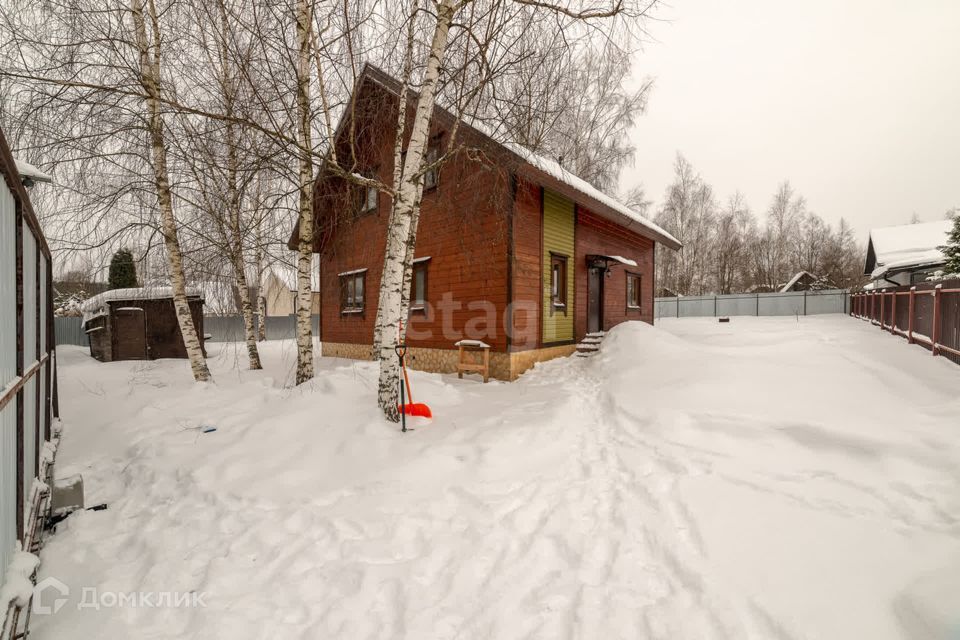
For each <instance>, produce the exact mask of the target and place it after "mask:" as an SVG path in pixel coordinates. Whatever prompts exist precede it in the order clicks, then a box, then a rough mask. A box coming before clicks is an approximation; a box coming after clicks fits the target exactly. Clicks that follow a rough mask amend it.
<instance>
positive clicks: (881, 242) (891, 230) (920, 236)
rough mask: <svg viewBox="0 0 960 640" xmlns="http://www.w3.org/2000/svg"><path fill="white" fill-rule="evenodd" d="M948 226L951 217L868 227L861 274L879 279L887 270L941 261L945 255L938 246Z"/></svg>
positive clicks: (950, 224) (921, 265) (944, 242)
mask: <svg viewBox="0 0 960 640" xmlns="http://www.w3.org/2000/svg"><path fill="white" fill-rule="evenodd" d="M952 228H953V221H952V220H937V221H936V222H921V223H918V224H904V225H898V226H895V227H880V228H877V229H871V230H870V242H869V243H868V245H867V259H866V262H865V263H864V268H863V272H864V274H866V275H869V276H870V277H872V278H881V277H883V276H884V275H885V274H887V273H889V272H891V271H905V270H909V269H910V268H913V267H924V266H933V265H938V264H942V263H943V262H945V260H946V258H945V257H944V255H943V252H942V251H940V249H939V247H941V246H943V245H945V244H946V243H947V234H948V233H950V229H952Z"/></svg>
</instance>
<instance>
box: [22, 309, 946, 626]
mask: <svg viewBox="0 0 960 640" xmlns="http://www.w3.org/2000/svg"><path fill="white" fill-rule="evenodd" d="M209 346H210V351H211V365H212V369H213V371H214V374H215V376H216V384H211V385H195V384H193V383H192V382H191V381H190V375H189V369H188V366H187V363H186V362H184V361H169V360H168V361H156V362H146V363H131V362H120V363H112V364H101V363H97V362H95V361H93V360H91V359H90V358H89V357H87V355H86V354H85V352H84V351H83V350H81V349H78V348H69V347H66V348H60V350H59V353H60V358H61V360H60V365H61V368H60V376H61V412H62V414H63V416H64V436H63V443H62V446H61V450H60V452H59V454H58V459H57V473H58V475H59V476H66V475H70V474H72V473H82V474H83V477H84V480H85V488H86V494H87V503H88V505H89V504H95V503H100V502H106V503H108V504H109V508H108V509H107V510H106V511H95V512H94V511H87V512H80V513H76V514H74V515H72V516H71V517H70V518H69V519H68V520H67V521H65V522H64V523H62V524H61V525H60V527H59V529H58V531H57V533H56V534H55V535H54V536H52V537H51V538H50V539H49V541H48V544H47V546H46V548H45V549H44V550H43V553H42V557H43V565H42V567H41V576H40V577H41V578H43V577H47V576H54V577H56V578H58V579H59V580H61V581H63V582H64V583H66V584H67V585H68V586H69V588H70V600H69V602H68V603H67V604H66V606H64V607H63V608H62V609H61V610H60V612H59V613H58V614H56V615H52V616H50V615H46V616H44V615H35V616H34V618H33V624H34V627H35V635H34V636H32V637H35V638H36V639H37V640H51V639H61V638H62V639H66V638H125V639H126V638H131V639H132V638H174V637H176V638H198V639H199V638H203V639H207V638H230V639H237V638H304V639H327V638H344V639H350V640H362V639H366V638H415V639H418V640H419V639H444V638H449V639H453V638H458V639H473V638H496V639H498V640H499V639H513V638H517V639H519V638H551V639H552V638H584V639H590V640H592V639H604V640H606V639H612V638H630V639H637V638H650V639H656V638H662V639H670V640H678V639H701V638H702V639H708V638H731V639H737V640H741V639H745V638H757V639H769V638H785V639H799V638H809V639H816V640H822V639H837V640H841V639H842V640H850V639H854V638H858V639H859V638H870V639H871V640H885V639H895V638H910V639H911V640H913V639H922V638H941V637H942V638H947V637H951V636H950V635H949V634H950V633H951V631H948V630H950V629H953V632H954V633H955V632H957V630H958V629H960V584H958V583H960V579H958V578H957V577H956V576H958V575H960V523H958V517H960V484H958V480H960V446H958V442H960V438H958V431H960V367H957V366H956V365H953V364H951V363H949V362H946V361H945V360H944V359H942V358H932V357H930V355H929V354H928V353H927V352H925V351H924V350H922V349H920V348H918V347H910V346H908V345H907V344H906V342H905V341H904V340H902V339H899V338H894V337H892V336H890V335H889V334H885V333H883V332H881V331H880V330H878V329H877V328H875V327H871V326H869V325H867V324H866V323H863V322H859V321H856V320H853V319H850V318H847V317H842V316H820V317H810V318H800V320H799V322H798V321H797V320H796V319H795V318H789V319H778V318H734V319H733V321H732V322H731V323H730V324H729V325H724V324H718V323H716V322H715V321H714V320H712V319H683V320H665V321H663V323H662V324H659V325H658V327H657V328H654V327H650V326H647V325H643V324H638V323H631V324H628V325H623V326H620V327H618V328H617V329H615V330H614V331H613V332H612V333H611V334H610V335H609V336H608V337H607V339H606V341H605V343H604V345H603V351H602V353H601V354H600V355H599V356H597V357H594V358H590V359H586V360H582V359H576V358H570V359H563V360H557V361H553V362H549V363H546V364H545V365H540V366H538V367H537V368H536V369H535V370H533V371H532V372H530V373H528V374H527V375H525V376H523V378H522V379H521V380H520V381H518V382H515V383H512V384H506V383H498V382H491V383H489V384H487V385H483V384H480V383H479V382H477V381H475V380H463V381H458V380H457V379H456V377H455V376H439V375H432V374H423V373H415V374H414V375H413V385H414V394H415V397H416V399H417V400H419V401H424V402H428V403H429V404H430V405H431V407H432V408H433V411H434V414H435V419H434V420H433V422H432V423H430V424H420V425H417V430H416V431H415V432H413V433H408V434H406V435H402V434H400V433H399V431H398V429H396V428H395V427H394V426H393V425H388V424H386V423H385V422H383V421H382V420H381V419H380V418H379V416H378V412H377V410H376V408H375V400H374V397H375V387H376V384H375V383H376V371H375V368H374V367H373V365H372V364H370V363H360V362H352V361H344V360H332V359H318V361H317V362H318V372H317V378H316V380H315V381H313V382H312V383H310V384H307V385H305V386H303V387H301V388H295V389H291V388H288V387H289V385H290V381H291V378H292V374H293V366H294V361H295V350H294V346H293V344H291V343H287V342H270V343H266V344H264V345H262V349H263V354H264V361H265V367H266V368H265V370H264V371H262V372H248V371H243V370H242V366H243V360H244V356H243V351H242V348H241V346H240V345H233V344H228V345H224V344H221V345H215V344H212V345H209ZM207 425H209V426H215V427H216V429H217V430H216V431H214V432H211V433H201V431H200V429H198V427H202V426H207ZM85 588H94V589H96V590H97V593H98V598H99V600H100V601H101V603H102V604H103V605H105V606H103V607H101V608H100V609H99V610H97V609H94V608H90V607H85V608H78V606H77V604H78V603H80V602H81V599H82V597H83V596H82V590H83V589H85ZM171 592H172V593H174V594H186V593H189V592H195V593H196V594H202V598H201V600H200V602H199V603H198V604H199V605H201V606H185V607H169V606H162V607H158V606H150V605H151V604H155V603H156V600H157V599H161V600H162V598H163V596H159V595H157V594H161V593H171ZM90 593H92V591H90V592H88V593H87V598H88V599H89V598H90V597H91V596H90ZM131 593H141V594H143V593H146V594H154V595H148V596H147V600H146V601H145V602H140V603H138V604H141V605H144V606H130V600H129V599H128V600H126V601H125V602H124V600H119V603H124V606H106V605H111V604H113V603H114V599H113V597H114V596H110V597H105V594H131ZM172 597H173V598H175V597H179V596H177V595H175V596H172ZM90 601H92V600H88V602H90ZM164 602H169V601H164ZM181 602H182V601H181ZM204 605H205V606H204ZM951 625H953V626H951ZM954 637H955V636H954Z"/></svg>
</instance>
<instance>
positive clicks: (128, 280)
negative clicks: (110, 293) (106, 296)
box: [107, 249, 137, 289]
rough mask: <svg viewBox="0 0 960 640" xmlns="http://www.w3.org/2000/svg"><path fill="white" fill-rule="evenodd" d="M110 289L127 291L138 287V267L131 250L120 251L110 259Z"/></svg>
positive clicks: (108, 281) (108, 282)
mask: <svg viewBox="0 0 960 640" xmlns="http://www.w3.org/2000/svg"><path fill="white" fill-rule="evenodd" d="M107 284H108V288H110V289H127V288H130V287H136V286H137V267H136V265H135V264H134V262H133V254H132V253H130V251H129V249H120V250H119V251H117V252H116V253H115V254H113V258H111V259H110V276H109V278H108V280H107Z"/></svg>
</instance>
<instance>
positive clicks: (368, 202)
mask: <svg viewBox="0 0 960 640" xmlns="http://www.w3.org/2000/svg"><path fill="white" fill-rule="evenodd" d="M363 177H365V178H371V179H374V178H376V171H367V172H365V173H364V174H363ZM379 197H380V192H379V190H378V189H377V188H376V187H373V186H363V185H361V187H360V207H359V214H360V215H364V214H367V213H373V212H375V211H376V210H377V204H378V203H379Z"/></svg>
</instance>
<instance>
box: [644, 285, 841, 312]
mask: <svg viewBox="0 0 960 640" xmlns="http://www.w3.org/2000/svg"><path fill="white" fill-rule="evenodd" d="M849 310H850V292H849V291H847V290H846V289H825V290H823V291H790V292H788V293H735V294H729V295H723V296H687V297H682V298H656V299H654V302H653V315H654V317H655V318H712V317H717V316H793V315H801V316H812V315H819V314H823V313H847V312H848V311H849Z"/></svg>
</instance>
